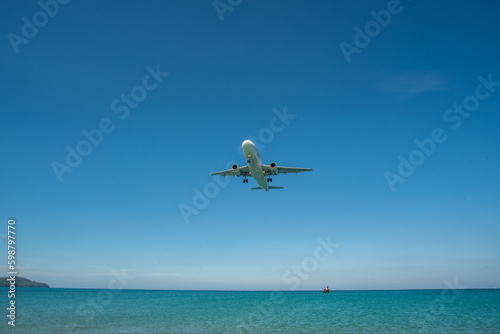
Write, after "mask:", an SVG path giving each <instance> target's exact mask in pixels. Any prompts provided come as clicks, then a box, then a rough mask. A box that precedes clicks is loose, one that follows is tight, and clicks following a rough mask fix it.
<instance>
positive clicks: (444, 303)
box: [0, 288, 500, 334]
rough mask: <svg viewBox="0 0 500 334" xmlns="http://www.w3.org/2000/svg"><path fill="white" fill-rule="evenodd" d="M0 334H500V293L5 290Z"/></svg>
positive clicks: (0, 295)
mask: <svg viewBox="0 0 500 334" xmlns="http://www.w3.org/2000/svg"><path fill="white" fill-rule="evenodd" d="M0 302H1V305H2V310H3V311H2V312H3V313H4V315H2V319H3V320H2V323H1V324H0V333H38V334H43V333H500V290H451V289H450V290H401V291H332V292H330V293H329V294H323V293H322V292H321V291H297V292H271V291H268V292H266V291H258V292H251V291H151V290H145V291H142V290H93V289H37V288H32V289H30V288H24V289H23V288H18V289H17V293H16V327H15V328H14V327H12V326H9V325H8V324H7V321H8V318H7V317H6V315H7V312H8V311H7V310H6V308H7V306H8V298H7V289H6V288H2V289H0Z"/></svg>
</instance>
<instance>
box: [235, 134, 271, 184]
mask: <svg viewBox="0 0 500 334" xmlns="http://www.w3.org/2000/svg"><path fill="white" fill-rule="evenodd" d="M241 147H242V148H243V153H244V154H245V158H246V159H247V163H248V169H249V170H250V173H251V175H252V177H253V178H254V179H255V181H257V183H258V185H259V186H260V187H261V188H262V189H264V190H265V191H268V190H269V184H268V183H267V178H266V175H265V174H264V173H263V172H262V161H261V160H260V155H259V152H258V151H257V146H255V144H254V143H253V142H252V141H251V140H245V141H244V142H243V144H242V145H241Z"/></svg>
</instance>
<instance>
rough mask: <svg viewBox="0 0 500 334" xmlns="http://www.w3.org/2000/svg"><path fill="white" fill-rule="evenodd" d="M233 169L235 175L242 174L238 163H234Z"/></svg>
mask: <svg viewBox="0 0 500 334" xmlns="http://www.w3.org/2000/svg"><path fill="white" fill-rule="evenodd" d="M231 169H232V170H233V174H234V175H236V176H239V175H240V174H241V171H240V167H238V165H237V164H234V165H232V166H231Z"/></svg>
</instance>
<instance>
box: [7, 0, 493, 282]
mask: <svg viewBox="0 0 500 334" xmlns="http://www.w3.org/2000/svg"><path fill="white" fill-rule="evenodd" d="M41 4H42V5H43V6H41V5H40V4H39V3H38V2H37V1H32V0H30V1H14V0H7V1H2V3H1V4H0V9H1V10H0V13H1V14H0V15H1V20H0V21H1V29H2V36H3V37H2V42H1V43H0V58H1V62H0V66H1V73H2V80H0V89H1V92H2V99H1V100H2V108H1V119H0V136H1V139H2V145H1V152H2V163H1V164H0V172H1V175H2V177H1V189H2V191H1V193H0V203H1V206H0V212H1V215H0V217H1V219H2V221H3V222H2V223H1V224H0V241H1V244H0V249H1V251H0V261H1V262H0V264H1V265H0V270H1V272H3V273H4V274H3V275H5V272H6V271H7V267H6V265H5V264H6V261H7V252H6V237H5V234H6V231H7V220H8V219H9V218H12V217H13V218H15V219H16V226H17V230H16V232H17V235H16V237H17V244H16V246H17V254H16V255H17V260H18V272H19V275H20V276H24V277H27V278H31V279H34V280H37V281H42V282H46V283H49V284H50V285H51V286H54V287H78V288H106V287H108V286H109V282H110V281H111V280H112V277H113V271H114V272H115V276H116V272H120V273H121V275H126V276H127V279H128V281H127V285H126V287H127V288H135V289H141V288H146V289H245V290H246V289H283V290H289V289H321V288H323V286H324V285H326V284H329V285H330V287H332V288H334V289H400V288H446V287H447V284H448V283H449V282H454V283H453V284H459V285H461V286H466V287H469V288H480V287H494V286H500V281H499V280H500V243H499V242H498V236H499V235H500V224H499V223H500V208H499V203H500V194H499V189H500V178H499V177H498V172H499V165H500V157H499V152H500V150H499V149H500V131H499V130H500V122H499V121H500V115H499V112H500V62H499V59H500V47H499V43H498V32H499V31H500V21H499V20H498V17H499V14H500V5H499V4H498V3H497V2H494V1H485V2H482V3H481V5H478V4H477V3H476V2H474V1H461V2H456V1H438V2H435V1H430V0H415V1H409V0H404V1H403V0H402V1H401V2H400V3H398V2H395V1H385V0H384V1H342V2H340V1H316V2H308V1H292V2H291V1H273V2H267V1H247V0H245V1H237V0H232V1H231V2H228V1H227V0H221V1H216V2H214V3H213V2H212V1H208V0H207V1H188V0H179V1H126V2H122V1H104V2H103V1H76V0H74V1H70V2H68V3H65V2H64V1H62V0H61V3H59V2H57V3H55V2H54V1H51V0H42V1H41ZM214 4H215V5H214ZM42 7H45V9H43V8H42ZM277 115H279V116H277ZM88 137H90V139H89V138H88ZM247 138H256V139H255V142H256V143H257V144H258V146H259V148H260V155H261V157H262V160H263V162H264V163H266V164H269V163H270V162H273V161H274V162H276V163H277V164H278V165H282V166H290V167H309V168H313V172H312V173H302V174H299V175H279V176H275V177H274V179H273V185H275V186H283V187H285V189H284V190H276V191H269V192H267V193H266V192H264V191H252V190H250V188H251V187H255V186H256V183H255V181H254V180H250V182H249V183H248V184H243V183H242V181H241V178H231V179H225V180H224V179H223V178H221V177H211V176H210V172H215V171H219V170H223V169H226V167H227V164H228V163H230V162H231V161H236V162H237V163H238V164H240V165H244V164H245V159H244V157H243V155H242V154H241V143H242V141H243V140H245V139H247ZM68 152H73V153H68ZM75 152H76V153H75ZM78 152H80V154H79V153H78ZM77 155H78V156H77ZM217 182H219V183H217ZM224 182H226V183H224ZM200 193H201V195H199V194H200ZM197 194H198V195H197ZM2 226H3V227H2ZM319 240H322V241H319ZM325 244H326V245H327V246H324V245H325ZM332 244H335V246H332ZM328 245H330V246H328ZM0 276H2V274H0ZM132 278H133V279H132ZM446 282H448V283H446Z"/></svg>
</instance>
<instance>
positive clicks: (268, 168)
mask: <svg viewBox="0 0 500 334" xmlns="http://www.w3.org/2000/svg"><path fill="white" fill-rule="evenodd" d="M262 170H263V171H264V172H266V173H267V174H273V168H272V167H271V166H269V165H263V166H262ZM311 171H312V169H311V168H297V167H279V166H276V167H275V170H274V173H276V174H289V173H295V174H297V173H300V172H311Z"/></svg>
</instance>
